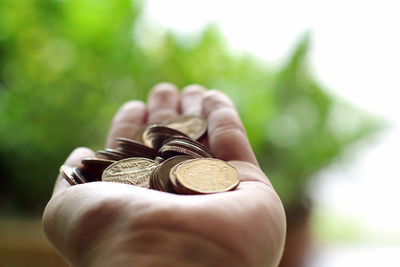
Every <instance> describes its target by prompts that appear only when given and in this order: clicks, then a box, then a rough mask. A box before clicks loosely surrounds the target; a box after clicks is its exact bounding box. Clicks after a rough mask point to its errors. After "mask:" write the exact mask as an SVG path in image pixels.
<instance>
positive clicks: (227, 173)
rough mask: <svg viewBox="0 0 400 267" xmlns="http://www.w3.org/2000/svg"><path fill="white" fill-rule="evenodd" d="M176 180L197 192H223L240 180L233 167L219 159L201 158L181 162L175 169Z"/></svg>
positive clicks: (231, 188) (191, 190) (179, 184)
mask: <svg viewBox="0 0 400 267" xmlns="http://www.w3.org/2000/svg"><path fill="white" fill-rule="evenodd" d="M175 175H176V182H177V184H178V187H179V186H182V187H184V188H185V189H186V190H187V191H189V192H192V193H197V194H209V193H218V192H225V191H229V190H233V189H235V188H236V187H237V186H238V185H239V182H240V179H239V172H238V171H237V170H236V168H235V167H233V166H232V165H229V164H228V163H226V162H225V161H222V160H219V159H211V158H202V159H193V160H188V161H185V162H183V163H181V164H180V165H179V166H178V167H177V168H176V170H175Z"/></svg>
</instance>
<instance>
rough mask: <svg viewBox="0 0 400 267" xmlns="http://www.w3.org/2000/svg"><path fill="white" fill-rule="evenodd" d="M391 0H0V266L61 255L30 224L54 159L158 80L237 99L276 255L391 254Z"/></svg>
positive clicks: (53, 261) (395, 223) (54, 169)
mask: <svg viewBox="0 0 400 267" xmlns="http://www.w3.org/2000/svg"><path fill="white" fill-rule="evenodd" d="M396 7H397V5H396V1H379V2H378V1H351V2H348V1H335V2H334V3H332V2H331V1H311V0H305V1H288V0H283V1H279V2H270V3H269V2H264V1H209V0H207V1H201V2H198V1H178V0H174V1H162V0H147V1H135V0H115V1H105V0H50V1H49V0H22V1H14V0H2V1H1V2H0V170H1V179H0V211H1V213H0V265H1V266H61V265H60V264H61V263H60V258H59V257H58V256H57V255H56V254H55V252H54V250H52V248H51V247H50V246H49V244H48V243H47V241H46V240H45V237H44V236H43V234H42V233H41V230H40V216H41V212H42V210H43V208H44V206H45V204H46V202H47V201H48V199H49V197H50V194H51V190H52V186H53V182H54V179H55V177H56V175H57V173H58V168H59V166H60V165H61V164H62V162H63V161H64V159H65V158H66V156H67V155H68V154H69V153H70V151H71V150H72V149H73V148H75V147H77V146H87V147H90V148H92V149H101V148H102V147H103V146H104V139H105V136H106V134H107V129H108V126H109V122H110V120H111V118H112V116H113V113H114V112H115V111H116V110H117V109H118V107H119V106H120V105H121V104H122V103H124V102H125V101H127V100H129V99H142V100H145V99H146V95H147V93H148V91H149V90H150V89H151V87H152V86H153V85H154V84H155V83H158V82H162V81H169V82H172V83H175V84H176V85H177V86H178V87H180V88H182V87H183V86H185V85H188V84H192V83H200V84H203V85H205V86H206V87H208V88H218V89H220V90H222V91H224V92H226V93H227V94H228V95H229V96H230V97H231V98H232V99H233V101H234V102H235V104H236V105H237V107H238V109H239V112H240V114H241V116H242V118H243V121H244V123H245V127H246V130H247V132H248V135H249V138H250V141H251V144H252V146H253V148H254V150H255V152H256V154H257V156H258V159H259V161H260V163H261V165H262V167H263V170H264V171H265V172H266V173H267V174H268V176H269V177H270V179H271V181H272V182H273V184H274V186H275V188H276V190H277V191H278V193H279V195H280V197H281V199H282V201H283V202H284V205H285V208H286V211H287V216H288V226H289V229H288V247H287V253H286V254H285V260H284V262H283V263H282V266H312V267H314V266H315V267H317V266H323V267H324V266H341V267H343V266H355V265H357V266H358V265H361V266H377V265H378V264H379V265H383V266H399V264H400V261H399V260H398V257H397V256H396V255H398V253H399V252H400V230H399V225H400V215H399V212H398V207H397V203H399V202H400V197H399V194H398V193H397V191H398V188H399V186H400V182H399V181H400V172H399V170H398V168H397V164H396V163H397V162H398V149H399V141H398V136H399V133H400V130H399V126H400V120H399V117H398V114H400V112H399V111H400V110H399V106H398V104H397V102H398V99H399V98H398V94H397V92H398V90H399V89H400V82H399V80H398V74H397V72H398V62H400V53H399V51H398V47H400V38H399V35H398V34H396V32H397V31H398V29H397V25H400V19H399V18H398V16H397V15H396V12H395V10H396ZM397 10H398V9H397ZM290 238H291V240H289V239H290ZM297 245H300V246H297ZM301 262H303V263H301ZM383 262H384V264H383ZM301 264H303V265H301Z"/></svg>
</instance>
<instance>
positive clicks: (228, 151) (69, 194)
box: [43, 83, 286, 267]
mask: <svg viewBox="0 0 400 267" xmlns="http://www.w3.org/2000/svg"><path fill="white" fill-rule="evenodd" d="M180 114H182V115H201V116H204V118H206V119H207V121H208V133H207V140H206V143H207V144H208V146H209V148H210V149H211V151H212V152H213V153H214V155H215V157H216V158H219V159H222V160H225V161H227V162H229V163H230V164H231V165H233V166H235V167H236V168H237V169H238V171H239V174H240V180H241V182H240V185H239V186H238V187H237V189H236V190H234V191H229V192H224V193H217V194H208V195H176V194H171V193H166V192H159V191H155V190H151V189H145V188H140V187H136V186H131V185H126V184H118V183H110V182H93V183H86V184H80V185H75V186H70V185H69V184H68V183H67V182H66V181H65V180H64V179H63V178H62V177H61V176H58V178H57V181H56V184H55V188H54V192H53V196H52V197H51V199H50V201H49V203H48V204H47V206H46V208H45V210H44V214H43V229H44V231H45V233H46V235H47V237H48V239H49V240H50V242H51V243H52V244H53V246H54V247H55V248H56V249H57V250H58V252H59V253H60V254H61V255H62V256H63V257H64V258H65V259H66V260H67V261H68V262H69V263H70V264H72V265H73V266H96V267H102V266H118V267H124V266H140V267H141V266H174V267H179V266H199V267H200V266H229V267H235V266H249V267H258V266H263V267H264V266H265V267H269V266H277V265H278V263H279V260H280V258H281V255H282V252H283V246H284V240H285V233H286V220H285V214H284V210H283V206H282V203H281V201H280V199H279V197H278V195H277V194H276V192H275V191H274V189H273V187H272V185H271V183H270V181H269V180H268V178H267V177H266V175H265V174H264V173H263V172H262V171H261V169H260V167H259V165H258V163H257V160H256V158H255V156H254V153H253V150H252V148H251V146H250V144H249V141H248V138H247V136H246V132H245V130H244V128H243V125H242V122H241V120H240V117H239V115H238V113H237V111H236V109H235V107H234V104H233V103H232V101H231V100H230V99H229V98H228V97H227V96H226V95H224V94H223V93H221V92H219V91H215V90H209V91H207V90H205V89H204V88H203V87H201V86H199V85H191V86H188V87H186V88H184V89H183V91H182V93H180V92H179V91H178V90H177V88H176V87H175V86H174V85H172V84H168V83H162V84H158V85H156V86H155V87H154V88H153V89H152V91H151V92H150V94H149V97H148V103H147V104H145V103H143V102H141V101H129V102H127V103H125V104H124V105H123V106H122V107H121V108H120V109H119V111H118V112H117V113H116V115H115V116H114V119H113V121H112V123H111V127H110V132H109V136H108V138H107V147H110V148H115V146H116V144H115V138H117V137H128V138H129V137H131V136H133V133H134V132H135V131H136V130H137V129H139V128H140V127H141V126H143V125H144V124H146V123H157V122H163V121H165V120H168V119H171V118H173V117H175V116H178V115H180ZM93 156H94V152H93V151H92V150H90V149H88V148H77V149H75V150H74V151H73V152H72V153H71V154H70V156H69V157H68V159H67V160H66V162H65V164H66V165H69V166H74V167H79V166H81V163H80V162H81V159H82V158H85V157H93Z"/></svg>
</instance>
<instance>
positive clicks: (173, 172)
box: [60, 116, 240, 194]
mask: <svg viewBox="0 0 400 267" xmlns="http://www.w3.org/2000/svg"><path fill="white" fill-rule="evenodd" d="M206 131H207V123H206V121H205V119H204V118H202V117H197V116H184V117H183V116H182V117H179V118H177V119H174V120H172V121H169V122H167V123H165V124H157V125H149V126H146V127H143V128H142V129H139V130H138V131H137V132H136V133H135V135H134V136H133V137H132V139H128V138H121V137H120V138H117V139H116V143H117V149H109V148H106V149H104V150H99V151H96V157H94V158H85V159H83V160H82V167H81V168H76V167H75V168H71V167H68V166H65V165H63V166H61V168H60V173H61V175H62V176H63V177H64V178H65V179H66V180H67V181H68V182H69V183H70V184H71V185H76V184H83V183H88V182H95V181H106V182H117V183H125V184H131V185H135V186H140V187H144V188H150V189H154V190H159V191H164V192H169V193H176V194H209V193H217V192H225V191H229V190H233V189H235V188H236V187H237V186H238V185H239V181H240V180H239V174H238V171H237V170H236V169H235V168H234V167H233V166H231V165H229V164H228V163H226V162H225V161H222V160H219V159H215V158H214V157H213V155H212V153H211V151H209V149H208V148H207V147H206V146H205V145H203V144H202V143H201V142H199V141H198V140H199V139H201V138H202V137H203V136H204V134H205V132H206Z"/></svg>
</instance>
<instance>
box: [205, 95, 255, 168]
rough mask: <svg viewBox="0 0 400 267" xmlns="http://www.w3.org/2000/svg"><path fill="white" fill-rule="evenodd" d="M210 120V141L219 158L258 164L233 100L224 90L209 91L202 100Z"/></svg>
mask: <svg viewBox="0 0 400 267" xmlns="http://www.w3.org/2000/svg"><path fill="white" fill-rule="evenodd" d="M202 112H203V115H204V116H205V118H207V121H208V141H209V146H210V149H211V151H212V152H213V153H214V155H215V156H216V157H217V158H220V159H223V160H226V161H230V160H240V161H247V162H250V163H252V164H255V165H256V166H258V162H257V160H256V157H255V155H254V152H253V149H252V148H251V146H250V143H249V140H248V138H247V135H246V131H245V129H244V127H243V124H242V122H241V120H240V117H239V114H238V113H237V111H236V109H235V107H234V105H233V103H232V101H231V100H230V99H229V98H228V97H227V96H226V95H225V94H223V93H222V92H219V91H215V90H212V91H208V92H206V93H205V95H204V98H203V102H202Z"/></svg>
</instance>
